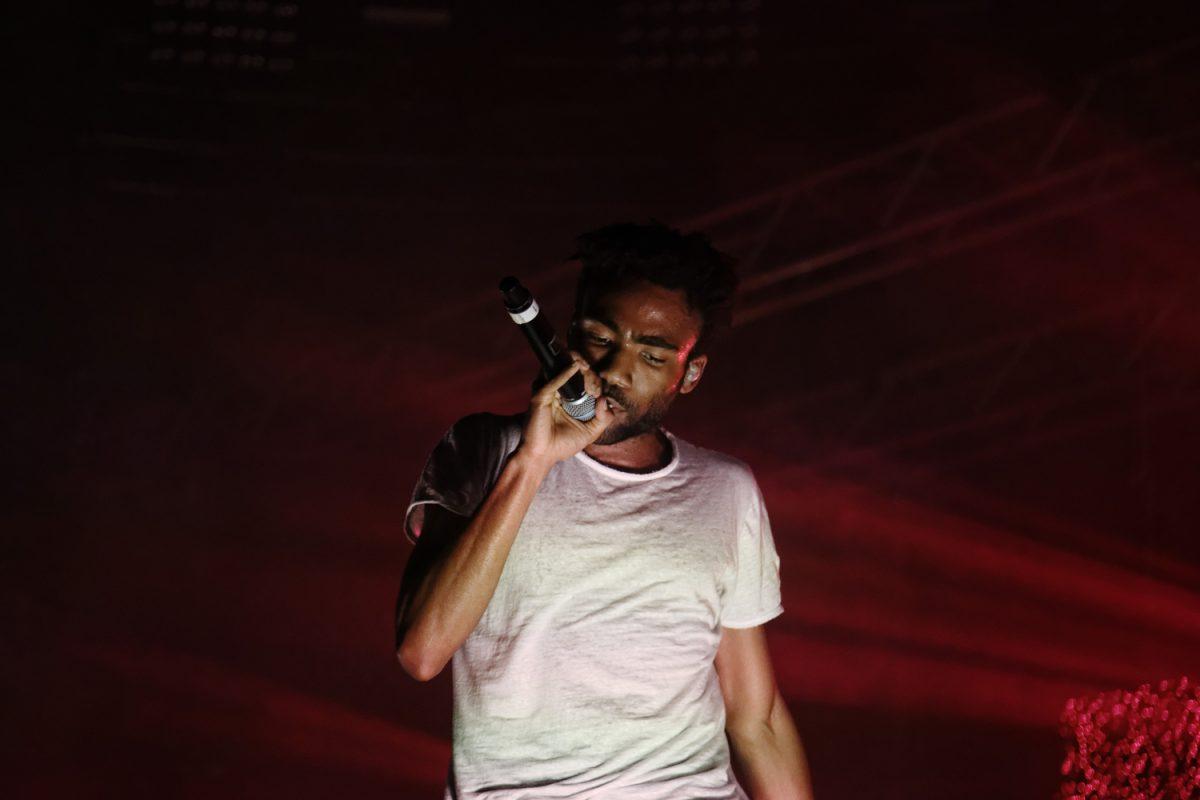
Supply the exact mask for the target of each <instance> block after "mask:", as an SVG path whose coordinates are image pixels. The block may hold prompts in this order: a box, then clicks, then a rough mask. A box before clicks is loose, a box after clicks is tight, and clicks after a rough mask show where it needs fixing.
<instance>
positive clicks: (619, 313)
mask: <svg viewBox="0 0 1200 800" xmlns="http://www.w3.org/2000/svg"><path fill="white" fill-rule="evenodd" d="M581 317H583V318H584V319H593V320H596V321H598V322H605V323H606V324H607V323H608V322H615V323H616V324H617V325H618V326H619V327H620V328H622V329H624V330H629V331H631V332H633V333H671V334H674V335H676V336H678V337H680V338H683V339H687V338H690V337H694V336H696V335H697V334H698V333H699V331H700V323H701V319H700V315H699V314H697V313H696V312H694V311H692V310H690V309H689V308H688V304H687V295H686V294H685V293H684V291H683V290H682V289H668V288H666V287H665V286H659V285H658V284H656V283H650V282H649V281H637V282H635V283H630V284H628V285H626V286H622V287H620V288H618V289H614V290H612V291H609V292H605V293H603V294H599V295H597V296H595V297H593V298H592V299H591V301H590V302H588V303H587V305H585V306H584V308H583V309H582V312H581Z"/></svg>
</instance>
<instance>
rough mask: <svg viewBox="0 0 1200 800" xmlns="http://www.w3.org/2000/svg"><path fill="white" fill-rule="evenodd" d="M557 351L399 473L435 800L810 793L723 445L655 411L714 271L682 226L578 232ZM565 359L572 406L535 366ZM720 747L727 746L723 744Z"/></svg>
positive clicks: (773, 587) (744, 492) (703, 332)
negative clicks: (441, 689)
mask: <svg viewBox="0 0 1200 800" xmlns="http://www.w3.org/2000/svg"><path fill="white" fill-rule="evenodd" d="M577 258H578V259H579V261H580V262H581V263H582V267H583V269H582V273H581V275H580V279H579V284H578V287H577V291H576V298H575V311H574V315H573V318H572V321H571V328H570V333H569V337H568V343H569V347H570V350H571V356H572V358H573V359H574V365H573V366H572V367H571V368H570V369H567V370H565V371H564V372H562V373H561V374H560V375H557V376H555V377H554V378H553V379H552V380H550V381H548V382H547V383H546V384H545V385H544V386H542V387H540V388H539V389H537V390H536V391H535V392H534V394H533V397H532V401H531V403H530V406H529V409H528V410H527V411H525V412H523V413H521V414H516V415H512V416H501V415H496V414H489V413H476V414H471V415H468V416H466V417H463V418H462V419H460V420H458V421H457V422H456V423H455V424H454V425H453V426H452V427H451V428H450V430H449V431H447V432H446V434H445V435H444V436H443V437H442V439H441V441H440V442H438V444H437V445H436V446H435V447H434V449H433V452H432V453H431V454H430V456H429V459H428V461H427V463H426V465H425V468H424V470H423V471H422V473H421V476H420V478H419V480H418V481H417V485H416V487H415V488H414V490H413V494H412V499H411V502H410V503H409V506H408V510H407V514H406V520H405V531H406V533H407V535H408V537H409V538H410V540H412V541H413V542H414V543H415V547H414V549H413V552H412V555H411V557H410V558H409V562H408V566H407V567H406V569H405V573H404V579H403V581H402V584H401V587H400V595H399V598H398V600H397V604H396V655H397V658H398V659H399V661H400V664H401V665H402V666H403V667H404V669H405V671H406V672H408V673H409V674H410V675H412V676H413V677H414V678H416V679H417V680H420V681H427V680H429V679H430V678H432V677H434V676H435V675H437V674H438V673H439V672H441V670H442V668H443V667H444V666H445V665H446V664H447V663H448V662H450V661H451V659H453V665H454V666H453V685H454V716H453V756H452V761H451V765H450V773H449V776H448V778H447V786H446V791H445V798H454V799H455V800H466V799H467V798H489V800H490V799H493V798H494V799H496V800H501V799H503V800H535V799H540V798H614V800H625V799H628V800H701V799H705V800H707V799H711V800H718V799H719V800H732V799H733V798H742V799H743V800H744V799H745V798H747V794H746V792H745V791H744V790H743V789H742V786H741V785H740V784H739V782H738V780H737V777H735V774H734V772H733V767H734V765H736V768H737V770H738V774H739V775H740V776H741V778H742V780H743V781H744V782H745V784H746V788H747V789H748V790H749V792H750V796H751V797H753V798H755V800H763V799H764V798H772V799H774V798H787V799H788V800H811V797H812V790H811V787H810V782H809V776H808V766H807V763H806V760H805V756H804V750H803V747H802V745H801V743H800V739H799V736H798V735H797V733H796V728H795V725H794V724H793V722H792V718H791V715H790V714H789V712H788V709H787V706H786V705H785V703H784V701H783V698H782V696H781V695H780V693H779V691H778V689H777V687H776V685H775V678H774V674H773V672H772V669H771V662H770V658H769V656H768V651H767V644H766V639H765V637H764V635H763V629H762V625H763V623H765V622H767V621H768V620H770V619H773V618H775V617H776V616H778V615H779V614H781V613H783V606H782V605H781V603H780V584H779V557H778V555H777V554H776V551H775V544H774V541H773V539H772V535H771V527H770V523H769V521H768V518H767V511H766V508H765V506H764V504H763V498H762V494H761V492H760V491H759V488H758V484H757V483H756V481H755V479H754V475H753V473H752V472H751V470H750V468H749V467H748V466H747V465H746V464H745V463H743V462H741V461H739V460H737V459H735V458H733V457H731V456H727V455H724V454H721V453H718V452H715V451H713V450H708V449H706V448H703V447H699V446H697V445H693V444H691V443H689V442H686V441H684V440H682V439H680V438H679V437H677V436H675V435H674V434H673V433H671V432H670V431H667V430H666V429H665V428H663V427H662V424H661V423H662V420H663V418H664V417H665V416H666V413H667V410H668V409H669V408H670V407H671V404H672V403H673V402H674V400H675V398H676V396H678V395H681V394H688V393H690V392H692V391H693V390H694V389H695V388H696V387H697V386H698V385H699V383H700V379H701V377H702V376H703V374H704V369H705V366H706V365H707V363H708V356H707V355H706V353H705V350H706V346H707V345H708V344H709V342H710V341H711V338H712V335H713V333H714V332H715V331H716V330H718V329H719V328H720V327H721V326H723V325H724V324H727V322H728V318H729V307H730V305H731V302H732V298H733V294H734V290H735V289H736V286H737V278H736V276H735V275H734V273H733V270H732V268H731V266H730V259H729V258H728V257H726V256H724V255H723V254H721V253H719V252H718V251H717V250H715V249H713V247H712V246H711V245H710V244H709V242H708V240H707V239H706V238H705V237H704V236H702V235H700V234H690V235H686V236H685V235H683V234H681V233H679V232H678V231H675V230H672V229H670V228H668V227H666V226H663V225H660V224H650V225H632V224H620V225H612V226H609V227H606V228H602V229H600V230H597V231H594V232H592V233H588V234H585V235H583V236H581V237H579V252H578V253H577ZM576 373H582V374H583V376H584V379H585V383H586V385H587V390H588V392H589V393H590V394H591V395H592V396H594V397H596V398H597V402H596V416H595V417H594V418H593V419H591V420H590V421H588V422H580V421H578V420H575V419H573V418H571V417H570V416H568V415H567V413H566V412H565V411H564V410H563V408H562V403H561V399H560V396H559V394H558V391H557V389H558V387H560V386H562V385H563V384H564V383H566V381H567V380H568V379H569V378H570V377H571V376H572V375H574V374H576ZM731 755H732V760H731Z"/></svg>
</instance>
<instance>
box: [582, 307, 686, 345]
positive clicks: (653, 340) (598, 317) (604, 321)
mask: <svg viewBox="0 0 1200 800" xmlns="http://www.w3.org/2000/svg"><path fill="white" fill-rule="evenodd" d="M602 314H603V312H600V314H584V316H583V318H584V319H586V320H591V321H592V322H599V323H600V324H601V325H603V326H604V327H606V328H608V329H609V330H610V331H619V330H621V329H620V328H619V327H617V323H615V322H613V321H612V320H611V319H609V318H608V317H605V316H602ZM633 340H634V341H635V342H637V343H638V344H648V345H650V346H651V347H661V348H662V349H663V350H673V351H675V352H677V353H678V352H679V345H677V344H675V343H674V342H671V341H668V340H666V339H664V338H663V337H661V336H650V335H642V336H635V337H633Z"/></svg>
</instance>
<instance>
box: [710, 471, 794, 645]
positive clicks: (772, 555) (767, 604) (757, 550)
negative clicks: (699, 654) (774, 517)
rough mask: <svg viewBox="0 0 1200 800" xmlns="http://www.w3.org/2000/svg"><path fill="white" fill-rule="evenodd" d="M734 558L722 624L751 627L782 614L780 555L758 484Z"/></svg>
mask: <svg viewBox="0 0 1200 800" xmlns="http://www.w3.org/2000/svg"><path fill="white" fill-rule="evenodd" d="M734 558H735V564H734V569H733V573H734V574H733V580H732V581H731V584H730V586H729V589H728V591H727V592H726V594H725V597H724V600H723V602H722V604H721V625H722V626H723V627H726V628H752V627H754V626H755V625H761V624H762V623H764V622H767V621H768V620H771V619H774V618H775V617H777V616H779V615H780V614H782V613H783V601H782V596H781V593H780V581H779V554H778V553H777V552H776V551H775V540H774V537H773V536H772V535H771V521H770V519H768V517H767V506H766V503H765V502H763V497H762V492H761V491H759V488H758V485H757V484H755V485H754V491H753V493H752V500H751V502H750V506H749V508H747V509H746V513H745V514H744V515H743V516H742V520H741V524H740V525H739V526H738V536H737V547H736V551H735V555H734Z"/></svg>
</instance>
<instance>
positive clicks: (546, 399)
mask: <svg viewBox="0 0 1200 800" xmlns="http://www.w3.org/2000/svg"><path fill="white" fill-rule="evenodd" d="M568 352H569V353H570V355H571V359H572V360H573V361H574V363H573V364H572V365H571V366H570V367H568V368H567V369H565V370H563V371H562V372H561V373H559V374H558V375H556V376H555V377H554V378H553V379H551V380H550V381H549V382H547V383H546V384H545V385H544V386H542V387H541V388H540V389H538V390H537V392H535V393H534V395H533V398H532V399H531V400H530V403H529V413H528V414H527V416H526V419H525V429H524V431H523V432H522V434H521V451H522V453H523V454H524V456H525V457H526V458H530V459H533V460H534V461H536V462H539V463H541V464H543V465H544V466H545V467H546V468H549V467H551V466H553V465H554V464H556V463H558V462H559V461H562V460H563V459H566V458H570V457H571V456H573V455H575V454H576V453H578V452H579V451H580V450H582V449H583V448H585V447H587V446H588V445H589V444H591V443H592V442H594V441H596V439H598V438H600V434H602V433H604V429H605V428H607V427H608V426H609V424H610V423H612V421H613V418H614V415H613V412H612V410H611V409H609V407H608V401H607V400H605V399H604V398H602V397H600V391H601V390H600V378H599V376H598V375H596V373H595V372H593V371H592V368H591V366H590V365H589V364H588V363H587V361H586V360H585V359H584V358H583V356H581V355H579V353H577V352H575V351H574V350H569V351H568ZM576 372H582V374H583V382H584V385H585V387H586V389H587V393H588V394H590V395H591V396H592V397H595V398H596V416H594V417H592V418H591V419H590V420H588V421H587V422H580V421H579V420H577V419H575V418H574V417H572V416H571V415H570V414H568V413H567V412H566V410H565V409H564V408H563V404H562V398H561V397H560V396H559V394H558V389H559V387H561V386H562V385H563V384H565V383H566V382H567V381H569V380H570V379H571V376H572V375H574V374H575V373H576Z"/></svg>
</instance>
